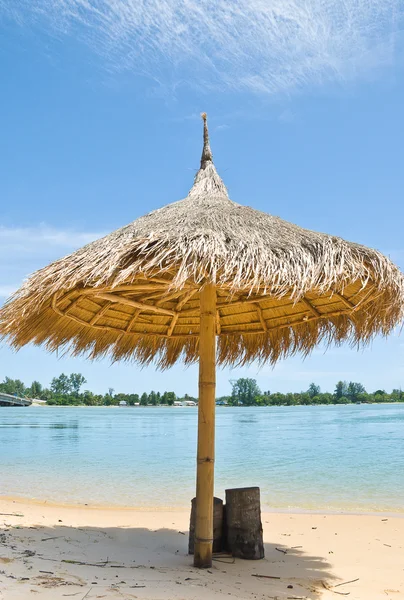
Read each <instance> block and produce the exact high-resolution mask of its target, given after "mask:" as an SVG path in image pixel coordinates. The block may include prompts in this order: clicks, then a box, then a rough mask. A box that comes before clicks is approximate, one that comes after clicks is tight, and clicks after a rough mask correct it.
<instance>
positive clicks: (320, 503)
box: [0, 404, 404, 515]
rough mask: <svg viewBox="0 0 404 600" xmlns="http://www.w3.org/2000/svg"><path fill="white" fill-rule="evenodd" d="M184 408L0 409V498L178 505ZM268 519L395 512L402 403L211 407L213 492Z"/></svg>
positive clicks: (184, 468) (187, 478) (191, 437)
mask: <svg viewBox="0 0 404 600" xmlns="http://www.w3.org/2000/svg"><path fill="white" fill-rule="evenodd" d="M196 436H197V408H195V407H178V408H177V407H119V408H118V407H27V408H23V407H16V408H11V407H0V460H1V469H0V495H2V496H11V497H21V498H26V499H35V500H38V501H47V502H55V503H64V504H73V505H75V504H88V505H98V506H114V507H134V508H139V509H150V508H153V509H164V508H186V507H189V505H190V500H191V498H192V497H193V496H194V493H195V464H196V460H195V455H196ZM244 486H259V487H260V489H261V502H262V506H263V508H264V509H266V510H273V511H327V512H350V513H374V512H385V513H391V514H403V515H404V404H388V405H386V404H385V405H382V404H380V405H365V404H359V405H340V406H292V407H286V406H285V407H250V408H247V407H217V410H216V461H215V495H216V496H218V497H220V498H224V493H225V489H227V488H232V487H244Z"/></svg>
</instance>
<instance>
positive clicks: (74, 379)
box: [69, 373, 87, 396]
mask: <svg viewBox="0 0 404 600" xmlns="http://www.w3.org/2000/svg"><path fill="white" fill-rule="evenodd" d="M69 382H70V390H71V393H72V394H74V395H75V396H78V395H79V394H80V388H81V386H82V385H84V384H85V383H87V380H86V378H85V377H84V375H82V374H81V373H72V374H71V375H70V377H69Z"/></svg>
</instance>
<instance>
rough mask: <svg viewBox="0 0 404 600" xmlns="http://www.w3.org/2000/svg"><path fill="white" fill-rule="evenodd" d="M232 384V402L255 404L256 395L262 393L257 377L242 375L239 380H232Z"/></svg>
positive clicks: (247, 404) (245, 404)
mask: <svg viewBox="0 0 404 600" xmlns="http://www.w3.org/2000/svg"><path fill="white" fill-rule="evenodd" d="M230 383H231V386H232V392H231V397H232V404H236V405H237V404H243V405H244V406H251V405H253V404H254V400H255V398H256V397H258V396H260V395H261V390H260V389H259V387H258V384H257V382H256V380H255V379H251V378H249V377H246V378H244V377H242V378H240V379H237V381H230Z"/></svg>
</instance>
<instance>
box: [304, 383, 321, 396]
mask: <svg viewBox="0 0 404 600" xmlns="http://www.w3.org/2000/svg"><path fill="white" fill-rule="evenodd" d="M320 392H321V388H320V386H319V385H316V384H315V383H311V384H310V385H309V389H308V390H307V393H308V394H309V396H310V398H314V397H315V396H318V395H319V394H320Z"/></svg>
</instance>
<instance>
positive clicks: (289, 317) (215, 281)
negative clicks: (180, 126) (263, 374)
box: [0, 115, 404, 566]
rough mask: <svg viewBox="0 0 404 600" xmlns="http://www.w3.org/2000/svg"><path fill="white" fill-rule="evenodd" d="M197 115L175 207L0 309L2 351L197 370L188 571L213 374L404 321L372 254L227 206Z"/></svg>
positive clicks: (207, 512)
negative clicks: (189, 178)
mask: <svg viewBox="0 0 404 600" xmlns="http://www.w3.org/2000/svg"><path fill="white" fill-rule="evenodd" d="M202 116H203V119H204V146H203V153H202V159H201V167H200V169H199V171H198V173H197V175H196V177H195V181H194V185H193V187H192V189H191V191H190V192H189V194H188V196H187V197H186V198H185V199H184V200H181V201H180V202H175V203H174V204H169V205H167V206H164V207H163V208H160V209H158V210H156V211H153V212H151V213H149V214H148V215H146V216H144V217H141V218H140V219H137V220H136V221H134V222H133V223H131V224H130V225H127V226H126V227H123V228H122V229H119V230H118V231H116V232H114V233H111V234H110V235H108V236H106V237H104V238H102V239H100V240H97V241H95V242H93V243H91V244H88V245H87V246H85V247H84V248H82V249H80V250H78V251H77V252H74V253H73V254H70V255H69V256H67V257H66V258H62V259H60V260H58V261H56V262H54V263H52V264H51V265H49V266H48V267H46V268H44V269H41V270H40V271H37V272H36V273H34V274H33V275H32V276H31V277H30V278H29V279H28V280H27V281H26V282H25V283H24V284H23V286H22V287H21V289H20V290H19V291H18V292H17V293H16V294H15V295H14V296H13V297H12V298H11V299H10V300H9V301H8V302H7V303H6V304H5V306H4V307H3V309H2V310H1V311H0V334H2V336H3V337H6V338H7V339H8V340H9V342H10V343H11V344H12V346H14V348H20V347H21V346H23V345H25V344H28V343H29V342H33V343H34V344H38V345H40V344H45V346H46V348H47V349H48V350H56V349H61V348H62V349H65V350H66V351H69V352H70V353H72V354H73V355H81V354H85V355H86V356H88V357H90V358H99V357H103V356H105V355H107V354H109V355H110V356H112V358H113V359H114V360H118V359H127V360H136V361H137V362H139V363H142V364H147V363H150V362H152V361H153V362H155V363H156V364H157V365H158V366H159V367H163V368H166V367H169V366H171V365H173V364H174V363H175V362H176V361H177V360H179V359H182V360H183V361H184V362H185V363H187V364H189V363H193V362H197V361H199V411H198V415H199V417H198V452H197V490H196V497H197V504H196V506H197V517H196V541H195V557H194V561H195V565H196V566H209V565H210V564H211V560H212V534H213V524H212V520H213V518H212V513H213V482H214V475H213V462H214V419H215V370H216V365H227V364H235V363H237V364H245V363H248V362H251V361H254V360H258V361H259V362H264V361H270V362H271V363H275V361H276V360H278V359H279V358H280V357H285V356H288V355H290V354H293V353H295V352H298V351H301V352H303V354H307V353H308V352H309V351H310V350H312V348H314V346H315V345H316V344H318V343H319V342H320V341H325V342H326V343H327V344H329V343H331V342H336V343H340V342H342V341H346V340H347V341H349V342H351V343H353V344H358V343H361V342H368V341H369V340H370V339H371V338H372V337H373V336H374V335H375V334H378V333H382V334H387V333H389V332H390V331H391V330H392V328H393V327H394V326H395V325H396V324H397V323H398V322H399V321H400V319H401V317H402V315H403V306H404V281H403V276H402V274H401V273H400V271H399V270H398V269H397V268H396V267H395V266H394V265H393V264H392V263H391V262H390V261H389V260H388V259H387V258H386V257H384V256H383V255H382V254H380V253H379V252H377V251H376V250H371V249H369V248H365V247H364V246H361V245H358V244H353V243H350V242H346V241H345V240H343V239H341V238H338V237H335V236H331V235H326V234H322V233H315V232H312V231H308V230H306V229H301V228H300V227H297V226H296V225H292V224H290V223H287V222H285V221H282V220H281V219H280V218H278V217H273V216H271V215H268V214H265V213H263V212H259V211H257V210H254V209H252V208H249V207H246V206H241V205H239V204H236V203H235V202H232V201H231V200H230V199H229V197H228V195H227V190H226V187H225V185H224V184H223V182H222V180H221V178H220V177H219V175H218V174H217V172H216V169H215V167H214V165H213V160H212V153H211V150H210V146H209V138H208V130H207V124H206V115H202ZM216 339H217V348H216Z"/></svg>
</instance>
